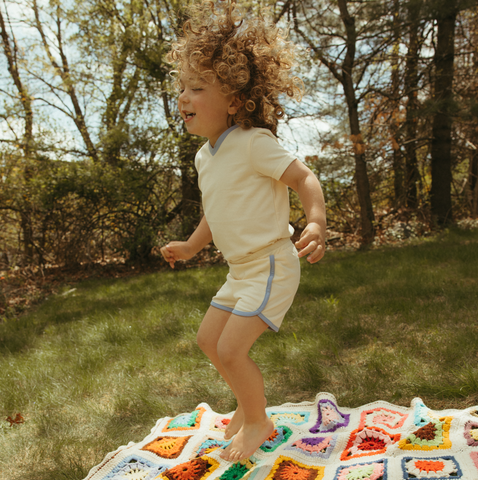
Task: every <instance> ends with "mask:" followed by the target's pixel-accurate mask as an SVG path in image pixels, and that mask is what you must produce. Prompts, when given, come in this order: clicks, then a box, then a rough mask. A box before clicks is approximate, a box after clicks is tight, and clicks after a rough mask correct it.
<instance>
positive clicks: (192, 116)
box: [185, 113, 196, 121]
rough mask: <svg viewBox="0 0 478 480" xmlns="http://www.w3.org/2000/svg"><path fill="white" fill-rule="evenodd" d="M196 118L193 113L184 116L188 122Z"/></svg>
mask: <svg viewBox="0 0 478 480" xmlns="http://www.w3.org/2000/svg"><path fill="white" fill-rule="evenodd" d="M195 116H196V114H195V113H186V114H185V120H186V121H188V120H191V119H192V118H194V117H195Z"/></svg>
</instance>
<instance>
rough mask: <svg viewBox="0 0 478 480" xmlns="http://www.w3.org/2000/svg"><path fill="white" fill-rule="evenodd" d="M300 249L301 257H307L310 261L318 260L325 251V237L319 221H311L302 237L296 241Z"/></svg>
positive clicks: (296, 245)
mask: <svg viewBox="0 0 478 480" xmlns="http://www.w3.org/2000/svg"><path fill="white" fill-rule="evenodd" d="M295 247H296V248H297V250H299V258H301V257H305V256H306V255H308V257H307V261H308V262H309V263H316V262H318V261H319V260H320V259H321V258H322V257H323V256H324V253H325V239H324V237H323V235H322V231H321V228H320V227H319V225H318V224H317V223H309V224H308V225H307V226H306V227H305V228H304V231H303V232H302V235H301V236H300V239H299V240H298V241H297V242H295Z"/></svg>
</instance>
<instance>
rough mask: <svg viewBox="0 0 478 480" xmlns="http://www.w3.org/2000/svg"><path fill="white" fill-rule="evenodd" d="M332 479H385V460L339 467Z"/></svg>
mask: <svg viewBox="0 0 478 480" xmlns="http://www.w3.org/2000/svg"><path fill="white" fill-rule="evenodd" d="M334 480H387V460H379V461H376V462H371V463H357V464H355V465H350V466H348V467H339V468H338V469H337V473H336V476H335V478H334Z"/></svg>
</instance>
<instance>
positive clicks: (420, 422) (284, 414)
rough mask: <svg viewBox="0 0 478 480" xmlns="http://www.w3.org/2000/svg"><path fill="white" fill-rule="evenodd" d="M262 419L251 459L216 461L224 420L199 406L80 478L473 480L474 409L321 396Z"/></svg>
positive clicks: (477, 454) (477, 476) (477, 419)
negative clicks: (264, 434)
mask: <svg viewBox="0 0 478 480" xmlns="http://www.w3.org/2000/svg"><path fill="white" fill-rule="evenodd" d="M267 413H268V415H269V416H270V418H271V419H272V421H273V422H274V424H275V430H274V433H273V434H272V435H271V436H270V437H269V438H268V439H267V440H266V441H265V442H264V443H263V444H262V446H261V447H260V448H259V449H258V450H257V451H256V452H255V453H254V455H253V456H251V457H250V458H249V459H247V460H245V461H242V462H238V463H235V464H232V463H230V462H226V461H224V460H222V459H221V458H220V457H219V455H218V450H217V449H218V448H220V447H224V446H225V445H227V443H228V442H225V441H224V439H223V438H224V429H225V427H226V425H227V423H228V421H229V418H230V417H231V414H229V415H219V414H217V413H215V412H213V411H212V410H211V409H210V407H209V406H208V405H207V404H205V403H202V404H200V405H199V406H198V407H197V408H196V410H194V411H193V412H191V413H186V414H182V415H178V416H177V417H175V418H162V419H160V420H158V422H157V423H156V426H155V427H154V428H153V429H152V430H151V434H150V435H148V436H147V437H146V438H145V439H144V440H143V441H142V442H139V443H136V444H135V443H129V444H128V445H127V446H122V447H120V448H118V450H116V451H115V452H112V453H109V454H108V455H107V456H106V458H105V459H104V460H103V462H102V463H101V464H99V465H98V466H96V467H94V468H92V469H91V471H90V473H89V475H88V476H87V477H86V479H85V480H153V479H156V480H203V479H206V478H207V479H210V480H212V479H220V480H239V479H244V480H246V479H248V480H398V479H400V480H402V479H434V480H445V479H450V478H452V479H460V478H461V479H464V480H478V409H477V407H473V408H468V409H466V410H441V411H432V410H430V409H429V408H427V407H426V406H425V405H424V403H423V402H422V400H421V399H419V398H415V399H414V400H413V401H412V403H411V406H410V408H406V407H401V406H397V405H392V404H390V403H387V402H383V401H377V402H374V403H370V404H368V405H364V406H362V407H359V408H345V407H340V406H339V405H338V404H337V401H336V399H335V397H334V396H333V395H331V394H328V393H319V394H318V395H317V397H316V399H315V402H303V403H299V404H291V403H287V404H284V405H281V406H280V407H271V408H268V409H267Z"/></svg>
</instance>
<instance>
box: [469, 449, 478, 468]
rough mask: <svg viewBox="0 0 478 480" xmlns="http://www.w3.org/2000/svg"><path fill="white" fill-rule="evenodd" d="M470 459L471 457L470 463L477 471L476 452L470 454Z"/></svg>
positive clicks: (477, 454)
mask: <svg viewBox="0 0 478 480" xmlns="http://www.w3.org/2000/svg"><path fill="white" fill-rule="evenodd" d="M470 457H471V461H472V462H473V464H474V465H475V467H476V469H477V470H478V452H471V453H470Z"/></svg>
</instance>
